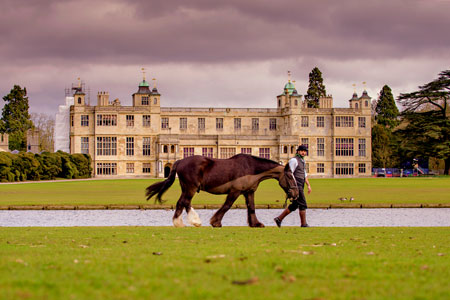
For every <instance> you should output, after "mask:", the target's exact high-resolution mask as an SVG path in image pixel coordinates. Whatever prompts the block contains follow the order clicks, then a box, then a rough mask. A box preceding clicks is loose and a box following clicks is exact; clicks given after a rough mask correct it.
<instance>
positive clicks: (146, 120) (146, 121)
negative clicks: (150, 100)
mask: <svg viewBox="0 0 450 300" xmlns="http://www.w3.org/2000/svg"><path fill="white" fill-rule="evenodd" d="M150 124H151V123H150V115H143V116H142V127H150Z"/></svg>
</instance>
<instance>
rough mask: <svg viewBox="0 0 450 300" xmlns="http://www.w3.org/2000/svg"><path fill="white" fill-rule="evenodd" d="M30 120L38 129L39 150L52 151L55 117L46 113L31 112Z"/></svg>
mask: <svg viewBox="0 0 450 300" xmlns="http://www.w3.org/2000/svg"><path fill="white" fill-rule="evenodd" d="M31 120H32V121H33V124H34V126H35V128H36V129H37V130H38V131H39V150H40V151H48V152H53V149H54V137H53V133H54V130H55V119H53V118H52V117H51V116H49V115H47V114H42V113H41V114H36V113H32V114H31Z"/></svg>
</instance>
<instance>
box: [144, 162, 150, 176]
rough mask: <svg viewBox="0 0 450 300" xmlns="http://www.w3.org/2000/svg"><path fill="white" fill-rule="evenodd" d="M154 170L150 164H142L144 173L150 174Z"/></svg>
mask: <svg viewBox="0 0 450 300" xmlns="http://www.w3.org/2000/svg"><path fill="white" fill-rule="evenodd" d="M151 171H152V168H151V164H150V163H143V164H142V173H145V174H148V173H151Z"/></svg>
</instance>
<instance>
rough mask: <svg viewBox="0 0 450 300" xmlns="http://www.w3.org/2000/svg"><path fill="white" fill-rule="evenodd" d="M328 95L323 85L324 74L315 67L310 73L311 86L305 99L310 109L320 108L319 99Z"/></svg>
mask: <svg viewBox="0 0 450 300" xmlns="http://www.w3.org/2000/svg"><path fill="white" fill-rule="evenodd" d="M326 95H327V91H326V90H325V85H324V84H323V78H322V72H320V70H319V68H317V67H315V68H314V69H312V71H311V73H309V86H308V91H307V92H306V97H305V98H306V101H307V103H308V107H314V108H317V107H319V98H320V97H324V96H326Z"/></svg>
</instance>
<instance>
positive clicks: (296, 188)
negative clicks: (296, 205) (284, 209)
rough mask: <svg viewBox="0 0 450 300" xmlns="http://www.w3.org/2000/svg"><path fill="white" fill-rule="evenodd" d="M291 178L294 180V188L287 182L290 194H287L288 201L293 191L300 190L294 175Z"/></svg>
mask: <svg viewBox="0 0 450 300" xmlns="http://www.w3.org/2000/svg"><path fill="white" fill-rule="evenodd" d="M291 176H292V179H294V186H291V185H290V182H289V180H287V183H288V192H287V194H286V200H287V199H289V192H290V191H291V190H298V187H297V183H296V181H295V177H294V174H291Z"/></svg>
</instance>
